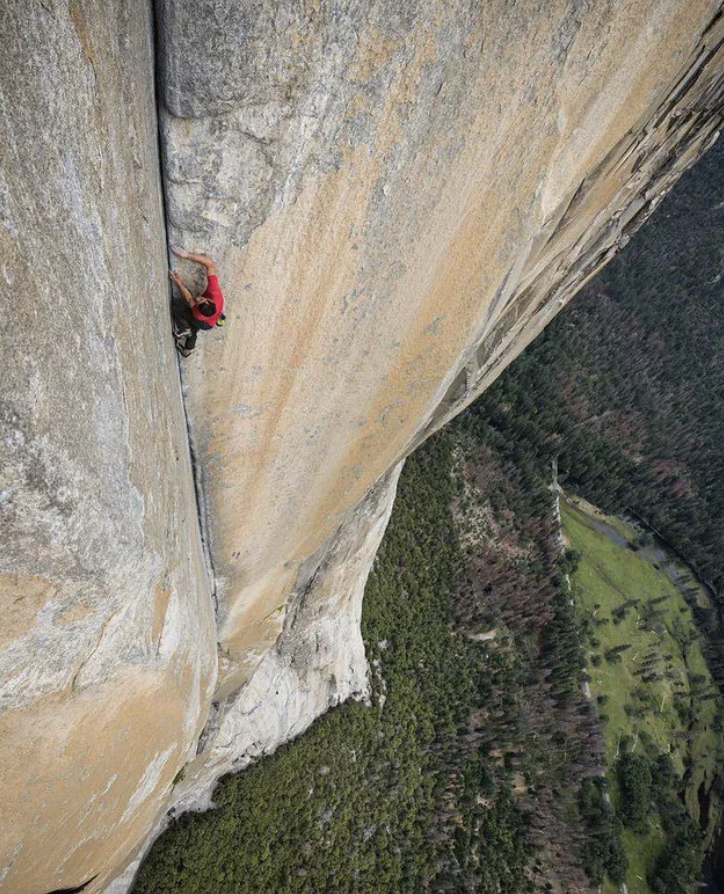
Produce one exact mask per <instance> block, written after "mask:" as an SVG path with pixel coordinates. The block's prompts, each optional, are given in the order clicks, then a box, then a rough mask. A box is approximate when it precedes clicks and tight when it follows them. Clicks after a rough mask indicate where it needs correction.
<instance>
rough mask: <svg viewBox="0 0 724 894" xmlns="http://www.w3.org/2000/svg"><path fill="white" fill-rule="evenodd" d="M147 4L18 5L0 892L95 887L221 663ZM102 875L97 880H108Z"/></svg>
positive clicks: (6, 249) (6, 376)
mask: <svg viewBox="0 0 724 894" xmlns="http://www.w3.org/2000/svg"><path fill="white" fill-rule="evenodd" d="M150 25H151V20H150V15H149V11H148V10H147V9H145V8H144V7H143V5H140V4H135V3H129V4H126V3H117V4H111V3H83V4H81V3H77V2H72V3H70V4H64V3H45V4H41V3H37V4H32V5H31V4H24V3H23V4H13V3H5V4H0V33H2V34H3V35H7V39H6V40H5V41H4V50H3V58H2V61H1V62H0V120H1V121H2V133H3V137H2V140H0V305H1V306H2V309H3V321H4V322H3V326H2V327H0V353H1V355H2V359H1V360H0V368H1V370H2V392H1V394H0V544H1V546H0V606H1V608H2V626H1V627H0V631H1V632H0V791H2V794H1V795H0V890H2V891H3V892H6V891H7V892H13V894H15V892H17V894H20V892H22V894H35V892H38V894H42V892H47V891H51V890H57V889H61V890H62V889H65V888H73V889H75V888H76V887H77V886H78V885H81V884H83V883H84V882H86V881H88V880H89V879H91V878H93V877H96V879H97V885H96V887H98V886H99V885H101V884H102V882H103V881H104V880H105V879H107V878H108V876H109V873H112V872H114V871H117V870H118V869H120V868H121V867H122V866H123V865H124V864H125V863H127V862H128V860H129V859H130V858H131V856H132V855H133V853H134V852H135V851H136V849H137V848H138V845H139V843H140V841H142V840H143V838H144V837H145V836H146V834H147V833H148V830H149V828H150V827H151V825H152V823H153V822H154V820H155V819H156V816H157V814H158V813H159V811H160V810H162V809H163V807H164V805H165V803H166V801H167V799H168V796H169V793H170V791H171V788H172V783H173V779H174V777H175V776H176V774H177V773H178V771H179V769H180V768H181V767H182V766H183V765H184V763H185V762H186V761H187V760H188V759H189V758H190V757H193V756H194V755H195V753H196V742H197V740H198V737H199V734H200V733H201V730H202V727H203V725H204V723H205V722H206V718H207V714H208V709H209V704H210V701H211V696H212V693H213V689H214V684H215V679H216V647H215V630H214V618H213V605H212V602H211V598H210V593H209V586H208V582H207V580H206V572H205V569H204V562H203V556H202V552H201V546H200V539H199V530H198V524H197V513H196V507H195V496H194V490H193V485H192V475H191V465H190V460H189V453H188V447H187V437H186V425H185V419H184V415H183V411H182V405H181V400H180V391H179V386H178V379H177V372H176V360H175V356H174V354H175V352H174V349H173V345H172V344H169V342H168V337H167V332H168V309H167V304H168V299H167V290H168V286H167V282H168V278H167V273H166V253H165V245H164V230H163V217H162V214H161V192H160V188H159V176H158V159H157V142H156V130H155V109H154V105H155V101H154V94H153V80H152V75H153V68H152V58H151V46H152V45H151V40H150V34H151V32H150ZM92 889H93V886H90V887H89V888H88V890H92Z"/></svg>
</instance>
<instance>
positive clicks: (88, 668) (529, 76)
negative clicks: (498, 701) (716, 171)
mask: <svg viewBox="0 0 724 894" xmlns="http://www.w3.org/2000/svg"><path fill="white" fill-rule="evenodd" d="M21 7H22V8H21ZM25 7H26V4H20V5H12V4H6V5H5V6H3V8H2V9H0V30H2V33H4V34H5V33H7V34H12V35H13V40H12V41H10V42H9V48H8V50H7V52H6V56H5V58H4V60H3V61H2V62H0V114H1V115H2V120H3V125H4V128H3V131H4V139H3V142H2V144H0V197H1V198H0V246H1V248H2V251H1V257H0V264H1V269H0V272H1V273H2V277H1V278H0V295H2V302H3V309H4V310H5V318H6V319H12V320H13V321H14V324H13V326H12V327H8V326H5V327H3V329H2V332H1V333H0V340H1V342H2V352H3V353H2V356H3V373H4V375H3V379H4V381H3V386H4V387H3V388H2V394H1V395H0V398H1V401H2V402H1V404H0V426H1V427H2V439H1V440H0V454H1V457H2V458H1V460H0V463H1V464H0V526H1V527H0V535H1V536H2V542H3V551H2V554H0V581H1V582H2V590H1V591H0V593H1V594H2V595H1V597H0V598H1V599H2V603H1V605H2V612H3V624H4V626H3V641H2V642H1V643H0V693H1V694H0V699H1V701H0V711H2V712H3V713H2V714H0V748H2V755H3V759H2V763H0V767H2V769H1V770H0V778H1V779H2V782H3V787H2V788H3V793H4V794H3V797H2V807H1V809H2V814H3V818H2V821H1V822H0V891H3V892H13V894H15V892H24V894H42V892H48V891H55V890H58V889H64V888H66V889H67V888H76V887H78V886H80V885H84V884H85V883H88V884H87V887H85V888H84V890H86V891H88V892H91V891H97V890H101V889H102V888H103V887H105V886H107V883H108V882H109V880H110V879H111V878H112V877H113V876H114V875H116V874H117V873H118V872H119V871H120V870H121V869H122V868H123V867H124V866H126V865H128V863H129V860H131V858H132V857H133V856H134V854H135V853H136V852H137V851H138V850H139V848H141V847H142V846H143V843H144V841H148V840H150V838H151V837H152V836H153V835H154V834H155V833H156V832H157V831H158V830H159V829H160V828H161V827H162V825H163V823H164V816H165V810H168V809H171V810H181V809H187V808H190V807H191V808H193V807H200V806H205V805H208V803H209V796H210V792H211V789H212V786H213V783H214V781H215V779H216V778H218V776H219V775H220V774H221V773H223V772H226V771H228V770H229V769H232V768H238V767H242V766H244V765H245V764H246V763H248V762H249V761H250V760H251V759H253V758H254V757H256V756H258V755H259V754H261V753H263V752H264V751H268V750H270V749H272V748H274V747H275V746H276V745H277V744H279V742H281V741H283V740H285V739H286V738H289V737H290V736H292V735H295V734H297V733H298V732H300V731H301V730H302V729H304V727H305V726H306V725H308V724H309V723H310V722H311V720H312V719H313V718H314V716H316V715H318V714H319V713H320V712H321V711H323V710H325V709H326V708H327V707H328V706H329V705H331V704H335V703H336V702H338V701H340V700H342V699H344V698H347V697H349V696H352V695H356V696H362V695H364V692H365V689H366V664H365V660H364V652H363V646H362V642H361V639H360V634H359V613H360V606H361V597H362V591H363V588H364V582H365V579H366V576H367V573H368V571H369V567H370V565H371V562H372V560H373V557H374V553H375V550H376V548H377V545H378V543H379V540H380V538H381V536H382V533H383V531H384V526H385V524H386V520H387V518H388V516H389V511H390V508H391V505H392V499H393V497H394V487H395V484H396V476H397V473H398V471H399V464H400V462H401V460H402V459H403V458H404V456H405V455H406V454H407V453H409V452H410V451H411V450H412V449H414V447H415V446H416V445H417V444H419V443H420V442H421V441H422V440H423V439H424V438H425V437H426V436H427V435H428V434H430V433H431V432H432V431H434V430H435V429H436V428H437V427H439V426H440V425H442V424H443V423H444V422H445V421H446V420H447V419H448V418H450V417H451V416H452V415H453V414H454V413H456V412H458V411H459V410H460V409H461V408H462V407H464V406H465V405H466V404H467V403H468V402H469V401H471V400H472V399H473V398H474V397H475V395H476V394H478V393H479V392H480V391H481V390H482V389H483V388H484V387H485V386H486V385H487V384H488V383H489V382H490V381H492V379H493V378H494V377H495V376H496V375H497V374H498V373H499V372H500V370H501V369H502V368H503V367H504V366H505V365H506V364H507V363H508V362H509V361H510V360H511V359H512V358H513V357H514V356H515V355H516V354H517V353H518V352H519V351H520V350H521V349H522V348H523V347H524V346H525V345H526V344H527V343H528V342H529V341H530V340H531V339H532V338H533V336H534V335H535V334H536V333H537V332H538V331H540V329H541V328H542V326H544V325H545V323H546V322H547V321H548V320H549V319H550V318H551V317H552V316H553V315H554V314H555V313H556V312H557V311H558V310H559V309H560V307H561V306H562V305H563V304H564V303H565V302H566V301H567V300H568V299H569V298H570V297H571V296H572V295H573V294H574V293H575V291H576V289H577V288H579V287H580V286H581V285H582V284H583V283H584V282H585V281H586V280H587V279H588V278H589V277H590V276H591V275H593V273H595V271H596V270H597V269H598V268H599V267H600V266H601V265H602V264H604V263H605V262H606V260H608V258H610V257H611V255H612V254H613V253H614V252H615V251H616V250H617V249H618V247H620V245H622V244H623V243H624V242H625V241H626V239H627V235H628V233H629V232H630V231H631V230H633V229H634V228H635V227H636V226H638V225H639V224H640V223H641V222H642V221H643V220H644V219H645V217H646V216H647V215H648V214H649V213H650V212H651V210H652V209H653V208H654V207H655V205H656V203H657V202H658V200H659V199H660V197H661V195H662V194H663V193H664V192H665V191H666V189H668V188H669V187H670V186H671V184H672V183H673V182H674V181H675V180H676V178H677V177H678V176H679V175H680V173H681V172H682V171H683V170H684V169H685V167H686V166H687V165H688V164H690V163H691V162H693V161H694V160H695V159H696V158H697V157H698V155H699V154H701V152H703V151H704V150H705V148H706V147H707V145H708V144H709V143H710V142H711V140H712V139H713V138H714V136H715V134H716V132H717V130H718V128H719V127H720V125H721V120H722V107H723V100H722V96H723V92H724V49H722V46H723V44H722V41H723V40H724V17H723V16H722V11H721V3H720V2H712V0H689V2H687V3H686V4H683V3H681V2H680V0H609V2H603V3H601V2H595V3H594V2H585V0H551V2H549V3H546V4H544V5H541V4H538V3H534V2H532V0H530V2H528V0H520V2H515V3H511V2H508V0H492V2H486V3H477V2H461V0H452V2H449V0H448V2H443V0H415V2H409V3H404V4H390V3H384V2H374V0H359V2H355V0H345V2H324V0H307V2H300V3H298V4H294V5H291V4H287V3H278V2H272V0H249V2H246V3H243V4H242V3H239V2H238V0H204V2H202V3H191V2H190V0H158V2H157V4H156V14H157V37H158V46H157V65H158V70H159V74H160V84H159V86H160V92H159V96H160V102H159V106H158V110H157V111H156V108H155V103H154V92H153V71H154V66H153V60H152V52H151V49H152V27H151V13H150V10H149V9H147V8H146V7H145V6H144V5H142V4H124V3H121V2H120V0H67V2H64V0H45V2H41V3H37V4H34V5H33V6H31V7H28V8H25ZM157 114H158V118H159V125H160V134H161V146H162V153H163V175H162V176H159V172H158V169H157V159H156V152H157V143H156V140H157V133H156V115H157ZM161 185H162V186H163V189H164V190H165V196H166V212H167V216H166V225H167V228H168V231H169V236H170V238H171V241H173V242H178V243H180V244H182V245H184V246H185V247H186V248H189V249H197V250H204V251H208V252H211V253H212V254H213V255H214V256H215V257H216V258H217V260H218V262H219V268H220V279H221V282H222V285H223V287H224V290H225V293H226V295H227V301H228V312H229V323H228V325H227V326H226V327H225V329H224V330H218V331H215V332H212V333H208V334H204V335H202V336H201V338H200V347H199V349H198V350H197V352H196V354H195V355H194V356H193V357H192V358H191V359H190V360H189V361H186V362H185V365H184V368H183V379H184V395H185V408H186V411H187V413H188V425H189V432H190V437H191V445H192V448H193V453H194V456H195V460H196V462H195V470H194V469H192V465H191V461H190V458H189V453H188V449H187V431H186V422H187V420H186V419H185V415H184V407H183V405H182V401H181V395H180V392H179V389H178V384H177V379H176V367H175V361H174V357H173V352H172V346H171V343H170V339H169V335H168V330H169V319H168V307H167V305H168V291H167V280H166V273H165V267H166V263H167V261H166V254H165V248H164V220H163V215H162V210H161V200H160V188H161ZM177 267H178V269H180V270H181V272H182V273H183V274H185V275H186V276H191V274H192V271H191V267H190V265H189V266H187V265H185V264H184V262H179V264H178V265H177ZM194 477H195V482H194ZM194 484H195V487H194ZM197 510H198V511H197ZM199 519H200V521H199ZM202 536H203V544H202ZM207 565H208V574H207ZM217 662H218V678H217ZM212 700H213V701H212ZM202 728H203V732H202ZM182 767H184V774H183V775H184V778H183V780H182V781H181V780H180V774H179V770H180V769H181V768H182ZM131 874H132V865H131V868H130V869H128V870H127V871H126V872H125V873H124V874H123V875H122V876H121V877H120V878H119V879H118V881H117V882H115V883H114V884H113V885H111V887H110V888H109V890H113V891H120V890H123V889H124V888H125V887H126V886H127V883H128V881H129V878H130V875H131Z"/></svg>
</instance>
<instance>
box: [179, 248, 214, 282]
mask: <svg viewBox="0 0 724 894" xmlns="http://www.w3.org/2000/svg"><path fill="white" fill-rule="evenodd" d="M171 251H172V252H173V253H174V254H175V255H178V257H179V258H186V260H187V261H195V262H196V263H197V264H203V266H204V267H206V274H207V276H216V264H215V263H214V261H213V259H212V258H209V257H207V256H206V255H195V254H192V253H191V252H190V251H186V250H185V249H183V248H178V246H176V245H172V246H171Z"/></svg>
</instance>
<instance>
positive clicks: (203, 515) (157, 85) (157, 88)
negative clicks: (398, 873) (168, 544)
mask: <svg viewBox="0 0 724 894" xmlns="http://www.w3.org/2000/svg"><path fill="white" fill-rule="evenodd" d="M149 18H150V28H151V32H152V48H153V86H154V93H155V96H156V141H157V154H158V171H159V179H160V191H161V214H162V216H163V228H164V241H165V244H166V264H167V267H168V268H169V269H171V266H172V261H173V259H172V258H171V255H170V254H169V249H168V245H169V239H168V223H167V222H168V203H167V200H166V154H165V152H164V144H163V139H162V137H161V127H160V119H159V110H160V109H162V108H164V107H165V106H164V101H163V96H162V95H161V78H162V74H161V63H160V59H161V52H162V48H161V40H160V23H159V13H158V4H157V3H156V0H151V2H150V15H149ZM168 289H169V299H170V301H171V305H170V306H171V313H173V309H172V302H173V294H172V290H171V286H170V284H169V287H168ZM177 360H178V362H179V376H181V366H180V359H179V358H178V357H177ZM179 384H181V383H179ZM180 397H181V407H182V409H183V413H184V420H185V422H186V445H187V447H188V451H189V457H190V460H191V474H192V477H193V487H194V497H195V500H196V517H197V520H198V528H199V536H200V537H201V548H202V551H203V554H204V560H205V563H206V568H207V572H208V576H209V586H210V588H211V597H212V599H213V602H214V615H215V617H217V618H218V614H219V600H218V596H217V591H216V571H215V569H214V562H213V559H212V555H211V543H210V540H209V524H208V521H209V520H208V517H207V514H208V510H207V508H206V501H205V500H204V487H203V480H202V471H201V467H200V465H199V463H198V460H197V457H196V452H195V450H194V446H193V438H192V433H191V423H190V420H189V415H188V411H187V409H186V400H185V399H184V394H183V389H182V388H181V389H180ZM78 890H80V889H78Z"/></svg>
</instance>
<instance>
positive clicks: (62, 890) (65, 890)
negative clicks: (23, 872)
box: [48, 873, 98, 894]
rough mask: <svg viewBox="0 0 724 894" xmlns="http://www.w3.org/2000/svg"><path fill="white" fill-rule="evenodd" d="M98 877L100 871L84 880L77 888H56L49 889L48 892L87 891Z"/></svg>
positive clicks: (54, 893)
mask: <svg viewBox="0 0 724 894" xmlns="http://www.w3.org/2000/svg"><path fill="white" fill-rule="evenodd" d="M97 878H98V873H96V874H95V875H94V876H92V877H91V878H89V879H88V881H86V882H83V884H82V885H78V886H77V887H75V888H56V889H55V890H54V891H48V894H77V892H78V891H85V889H86V888H87V887H88V885H90V883H91V882H94V881H95V880H96V879H97Z"/></svg>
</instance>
